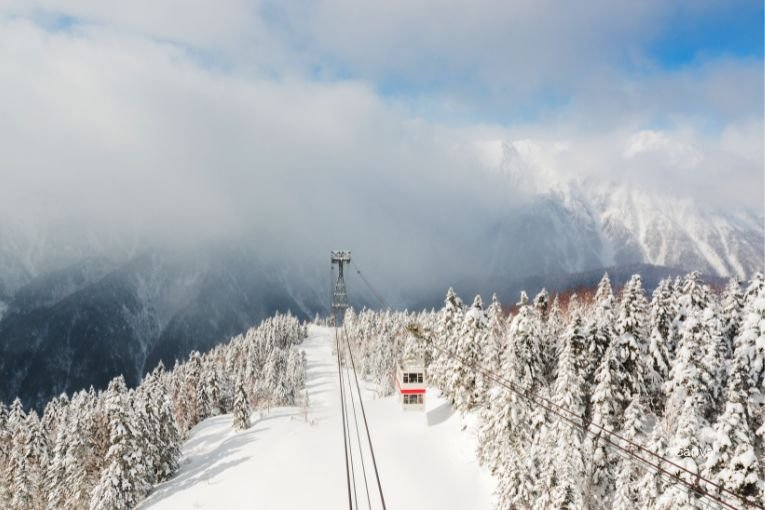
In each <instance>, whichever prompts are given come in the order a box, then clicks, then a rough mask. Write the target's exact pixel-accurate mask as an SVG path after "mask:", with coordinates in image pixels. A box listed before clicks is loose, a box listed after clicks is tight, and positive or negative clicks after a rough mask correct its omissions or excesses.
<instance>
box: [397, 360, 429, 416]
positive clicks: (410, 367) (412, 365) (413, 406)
mask: <svg viewBox="0 0 765 510" xmlns="http://www.w3.org/2000/svg"><path fill="white" fill-rule="evenodd" d="M396 389H397V390H398V394H399V401H400V402H401V407H402V408H403V409H404V410H419V409H425V364H424V363H423V362H422V360H418V359H405V360H404V361H402V363H401V364H400V365H399V366H398V368H397V369H396Z"/></svg>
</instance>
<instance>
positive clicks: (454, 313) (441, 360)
mask: <svg viewBox="0 0 765 510" xmlns="http://www.w3.org/2000/svg"><path fill="white" fill-rule="evenodd" d="M463 315H464V312H463V305H462V301H461V300H460V298H459V297H457V295H456V294H455V293H454V289H452V288H451V287H450V288H449V291H448V292H447V293H446V299H445V300H444V307H443V308H442V309H441V317H440V319H439V322H438V326H437V328H436V335H435V339H434V344H435V345H434V348H435V349H434V352H433V362H432V363H431V364H430V365H429V366H428V367H426V369H427V371H428V380H429V381H431V383H432V384H433V385H434V386H436V387H439V388H441V389H442V390H443V389H444V387H445V384H446V380H445V377H446V374H447V365H448V362H449V354H453V352H454V338H455V336H456V334H457V330H458V327H459V326H460V325H461V324H462V319H463Z"/></svg>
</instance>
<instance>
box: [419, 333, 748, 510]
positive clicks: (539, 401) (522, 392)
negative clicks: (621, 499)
mask: <svg viewBox="0 0 765 510" xmlns="http://www.w3.org/2000/svg"><path fill="white" fill-rule="evenodd" d="M408 329H409V331H411V332H412V333H413V334H415V335H417V336H419V337H420V338H423V334H422V332H421V331H420V330H419V328H418V327H416V326H414V327H409V328H408ZM431 345H432V347H433V348H434V349H436V350H438V351H439V352H441V353H443V354H444V355H446V356H447V357H449V358H451V359H456V361H459V362H461V363H463V364H465V365H467V366H469V367H471V368H473V369H475V370H479V371H481V372H483V373H484V374H485V375H487V376H488V377H489V378H490V379H493V380H494V381H495V382H497V383H498V384H499V385H500V386H503V387H504V388H507V389H509V390H510V391H512V392H513V393H515V394H517V395H519V396H521V397H523V398H525V399H526V400H528V401H529V402H531V403H533V404H536V405H538V406H540V407H542V408H543V409H545V410H547V411H549V412H551V413H553V414H554V415H556V416H558V417H560V418H561V419H563V420H565V421H567V422H568V423H570V424H571V425H573V426H574V427H577V428H579V429H580V430H582V431H583V432H584V433H585V434H591V435H593V436H595V437H596V438H602V439H603V440H604V441H605V442H606V443H608V444H610V445H612V446H613V447H615V448H617V449H619V450H621V451H623V452H625V453H626V454H627V455H629V456H630V457H631V458H633V459H636V460H638V461H639V462H642V463H644V464H647V465H649V466H651V467H652V468H653V469H655V470H657V471H659V472H661V473H664V474H667V475H669V476H670V477H672V478H673V479H674V480H676V481H679V482H680V483H682V484H683V485H685V486H687V487H688V488H690V489H691V490H693V491H694V492H696V493H697V494H699V495H701V496H703V497H708V498H710V499H712V500H714V501H715V502H717V503H718V504H720V505H722V506H723V507H725V508H729V509H732V510H738V509H737V507H735V506H733V505H732V504H730V503H728V502H726V501H725V500H723V499H721V498H719V497H717V496H716V495H714V494H712V493H710V492H708V491H705V490H704V489H702V488H701V487H699V486H697V485H694V484H693V483H691V482H688V481H686V480H685V479H684V478H682V477H680V476H679V473H677V474H676V473H671V472H669V471H667V470H665V469H664V468H662V467H661V465H659V464H653V463H652V462H650V461H649V460H648V459H646V458H644V457H640V456H638V455H636V454H635V453H634V452H632V451H630V450H628V449H626V448H624V447H623V446H621V445H619V444H617V443H615V442H614V441H612V440H611V439H610V438H609V437H607V436H613V437H615V438H617V439H619V440H621V441H623V442H625V443H627V444H629V445H630V446H634V447H636V448H638V449H639V450H642V451H645V452H646V453H648V454H650V455H651V456H653V457H655V458H657V459H659V460H660V462H665V463H667V464H669V465H671V466H673V467H676V468H678V469H680V470H681V471H684V472H685V473H687V474H688V475H690V476H692V477H693V478H694V479H695V480H696V481H697V482H704V483H707V484H709V485H711V486H713V487H715V488H717V489H718V490H720V491H722V492H725V493H727V494H729V495H730V496H733V497H735V498H736V499H738V500H740V501H741V502H742V503H744V505H746V507H753V508H763V507H762V505H760V504H758V503H756V502H754V501H751V500H750V499H748V498H746V497H744V496H741V495H739V494H736V493H734V492H732V491H730V490H728V489H726V488H725V487H722V486H720V485H718V484H716V483H715V482H713V481H711V480H708V479H706V478H704V477H702V476H701V475H700V474H698V473H694V472H692V471H690V470H688V469H686V468H684V467H683V466H680V465H679V464H677V463H675V462H673V461H671V460H670V459H667V458H666V457H663V456H661V455H659V454H657V453H655V452H653V451H651V450H649V449H647V448H645V447H644V446H642V445H640V444H637V443H635V442H634V441H630V440H628V439H625V438H623V437H621V436H620V435H619V434H617V433H615V432H613V431H611V430H608V429H606V428H605V427H603V426H602V425H598V424H595V423H593V422H591V421H590V420H587V419H586V418H585V417H583V416H581V415H579V414H577V413H575V412H573V411H570V410H568V409H566V408H565V407H562V406H560V405H558V404H556V403H555V402H553V401H551V400H550V399H548V398H545V397H543V396H539V395H536V394H534V393H533V392H532V391H531V390H530V389H529V388H523V387H519V386H518V385H516V384H515V383H513V382H510V381H507V380H506V379H504V378H502V377H501V376H498V375H496V374H495V373H493V372H492V371H490V370H487V369H485V368H483V367H481V366H480V365H478V364H477V363H475V362H472V361H470V360H466V359H464V358H463V357H462V356H459V355H458V354H454V353H450V352H448V351H446V350H444V349H442V348H441V347H439V346H438V345H436V344H435V342H431ZM556 409H559V410H561V411H563V412H564V413H566V414H568V415H570V416H573V417H574V418H575V419H572V418H570V417H567V416H564V415H562V414H561V413H559V412H558V411H556ZM590 425H592V426H595V427H596V428H599V429H600V432H604V433H605V434H606V436H601V435H600V432H597V433H596V432H595V431H593V430H590Z"/></svg>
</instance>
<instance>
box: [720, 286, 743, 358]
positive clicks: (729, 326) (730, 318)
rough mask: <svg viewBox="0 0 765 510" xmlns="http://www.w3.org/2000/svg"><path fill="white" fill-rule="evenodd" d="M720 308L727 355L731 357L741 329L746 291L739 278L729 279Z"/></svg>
mask: <svg viewBox="0 0 765 510" xmlns="http://www.w3.org/2000/svg"><path fill="white" fill-rule="evenodd" d="M720 308H721V311H722V314H721V321H722V334H723V339H724V342H725V348H726V350H727V354H726V357H727V358H730V357H731V355H732V353H733V343H734V342H735V340H736V337H738V334H739V330H740V329H741V323H742V319H743V312H744V292H743V289H742V288H741V281H740V280H739V279H738V278H736V277H733V278H731V279H730V280H728V285H727V286H726V287H725V290H724V291H723V294H722V298H721V301H720Z"/></svg>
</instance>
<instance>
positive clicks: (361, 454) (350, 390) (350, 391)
mask: <svg viewBox="0 0 765 510" xmlns="http://www.w3.org/2000/svg"><path fill="white" fill-rule="evenodd" d="M345 379H346V381H347V382H348V395H350V400H351V409H352V410H353V424H354V425H355V427H356V443H357V444H358V445H359V459H360V460H361V473H362V475H363V477H364V489H365V491H366V494H367V508H369V509H370V510H371V508H372V501H371V499H370V496H369V484H368V483H367V469H366V467H365V465H364V446H363V445H362V443H361V433H360V432H359V420H358V415H357V414H356V404H355V402H354V398H353V387H352V386H351V378H350V377H346V378H345ZM359 401H361V395H359ZM351 450H353V449H351ZM354 483H355V482H354ZM354 491H355V487H354ZM356 506H357V508H358V501H356Z"/></svg>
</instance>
